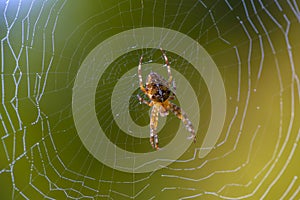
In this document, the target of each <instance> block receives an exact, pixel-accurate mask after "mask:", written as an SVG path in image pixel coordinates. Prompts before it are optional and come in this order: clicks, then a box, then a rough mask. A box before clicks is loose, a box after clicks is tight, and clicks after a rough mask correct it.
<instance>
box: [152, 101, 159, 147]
mask: <svg viewBox="0 0 300 200" xmlns="http://www.w3.org/2000/svg"><path fill="white" fill-rule="evenodd" d="M158 113H159V108H158V107H157V106H153V107H152V110H151V118H150V143H151V145H152V147H153V148H154V149H156V150H158V149H159V147H158V136H157V133H156V129H157V122H158Z"/></svg>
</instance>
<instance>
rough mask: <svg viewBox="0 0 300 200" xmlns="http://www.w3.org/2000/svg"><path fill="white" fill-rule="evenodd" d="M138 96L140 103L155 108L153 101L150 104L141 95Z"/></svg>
mask: <svg viewBox="0 0 300 200" xmlns="http://www.w3.org/2000/svg"><path fill="white" fill-rule="evenodd" d="M136 96H137V98H138V99H139V101H140V103H144V104H146V105H148V106H150V107H151V106H153V104H154V103H153V102H152V101H151V102H148V101H146V100H145V99H143V98H142V97H141V96H140V95H136Z"/></svg>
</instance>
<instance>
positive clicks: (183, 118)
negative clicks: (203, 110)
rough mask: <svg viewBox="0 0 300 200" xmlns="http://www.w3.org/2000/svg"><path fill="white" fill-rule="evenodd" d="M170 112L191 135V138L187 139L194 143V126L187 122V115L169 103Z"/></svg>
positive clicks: (189, 121)
mask: <svg viewBox="0 0 300 200" xmlns="http://www.w3.org/2000/svg"><path fill="white" fill-rule="evenodd" d="M170 111H171V112H172V113H174V115H176V116H177V117H178V118H179V119H180V120H181V121H182V122H183V124H184V125H185V128H186V129H187V130H188V131H189V132H190V133H191V136H190V137H189V139H193V140H194V143H195V142H196V134H195V129H194V126H193V124H192V122H191V120H189V118H188V116H187V114H186V113H185V112H184V111H183V110H182V109H181V108H180V107H179V106H177V105H175V104H173V103H170Z"/></svg>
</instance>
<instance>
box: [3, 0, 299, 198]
mask: <svg viewBox="0 0 300 200" xmlns="http://www.w3.org/2000/svg"><path fill="white" fill-rule="evenodd" d="M299 6H300V3H299V1H293V0H286V1H276V0H275V1H262V0H258V1H253V0H251V1H244V0H242V1H229V0H224V1H192V0H191V1H184V0H176V1H174V0H172V1H163V0H155V1H146V0H141V1H116V0H115V1H104V0H93V1H89V2H88V3H86V2H85V3H82V1H81V2H79V1H71V0H64V1H58V0H56V1H55V0H54V1H35V0H31V1H24V0H23V1H22V0H19V1H18V0H7V1H0V9H1V16H0V25H1V29H0V30H1V31H0V38H1V107H0V121H1V123H0V124H1V125H0V137H1V146H0V160H1V162H0V188H2V190H1V195H0V196H1V199H17V198H20V199H40V198H46V199H63V198H65V199H94V198H98V199H166V198H168V199H170V198H171V199H198V198H204V199H258V198H261V199H264V198H266V199H279V198H280V199H299V198H300V183H299V180H298V176H299V175H300V174H299V170H298V163H299V162H300V160H299V158H300V155H299V152H300V151H299V139H300V128H299V127H300V126H299V121H300V119H299V109H300V108H299V97H300V83H299V69H300V68H299V65H300V63H299V59H297V55H298V54H299V53H300V49H299V47H300V46H299V39H298V36H299V32H300V26H299V23H300V11H299ZM143 27H153V28H154V27H163V28H167V29H169V30H176V31H178V32H180V33H183V34H185V35H187V36H189V37H190V38H192V39H193V40H195V41H197V42H198V43H199V44H200V45H201V46H202V47H204V49H205V50H206V51H207V52H208V54H209V55H210V56H211V58H212V59H213V61H214V63H215V64H216V66H217V68H218V71H219V72H220V74H221V77H222V81H223V83H224V87H225V91H226V106H227V111H226V119H225V123H224V126H223V129H222V132H221V133H220V137H219V138H218V140H217V143H216V144H215V145H214V146H213V147H212V149H210V152H209V153H208V154H207V155H205V156H200V152H201V150H202V148H203V146H202V144H203V143H205V136H206V133H207V130H208V129H209V124H210V123H211V119H212V118H211V116H212V106H214V105H213V103H212V102H213V100H212V97H211V96H210V90H209V85H210V83H207V82H206V81H205V80H204V79H205V77H204V76H203V74H201V73H199V71H197V70H196V68H195V66H193V65H192V64H191V63H190V62H189V60H187V59H185V58H184V57H183V56H180V55H179V54H176V53H174V52H171V51H168V50H166V53H167V56H168V58H169V60H170V63H171V69H172V73H173V75H174V78H175V83H176V87H177V88H178V91H179V92H178V91H177V92H176V94H177V96H178V100H175V101H174V103H176V104H177V105H182V106H184V104H183V103H184V99H186V98H193V99H194V100H195V101H196V102H197V103H194V104H191V105H188V106H184V107H183V108H184V109H185V110H187V111H188V110H192V111H193V109H195V108H196V107H197V108H198V109H199V110H200V113H199V114H200V115H201V118H200V120H199V121H198V122H197V121H196V122H195V121H193V123H194V125H195V126H197V127H198V128H197V143H196V144H195V145H194V144H192V145H191V146H190V147H189V148H188V150H186V151H185V152H183V154H182V156H181V157H180V158H178V159H176V160H174V161H173V162H172V164H170V165H168V166H164V167H163V168H162V169H159V170H156V169H153V171H152V172H147V173H128V172H123V171H120V170H117V169H115V167H116V165H115V166H106V165H104V164H103V163H102V162H100V161H99V160H97V159H96V158H95V157H94V156H93V155H92V154H91V153H90V152H89V151H88V150H87V148H86V146H84V144H83V142H84V141H83V140H81V138H80V137H79V136H78V131H77V127H76V126H75V123H74V117H73V110H72V92H73V90H74V87H75V86H76V85H74V82H75V79H76V75H77V74H78V73H79V72H80V70H81V67H82V66H81V65H82V63H84V61H85V59H86V57H87V56H88V55H89V53H90V52H91V51H92V50H93V49H94V48H95V47H96V46H97V45H99V44H101V43H102V42H103V41H105V40H107V39H109V38H111V37H112V36H114V35H116V34H118V33H121V32H123V31H126V30H131V29H138V28H143ZM170 33H171V31H170ZM132 37H133V38H135V39H137V40H138V39H139V37H141V36H140V35H133V36H132ZM166 40H169V41H170V44H171V45H173V46H174V47H176V45H179V43H180V41H174V40H172V38H168V37H167V35H166V36H162V37H161V39H159V41H145V43H146V44H147V45H149V46H151V44H152V43H155V42H156V43H158V44H160V43H161V42H163V41H166ZM113 42H114V41H112V42H111V43H112V44H113ZM158 48H159V46H157V48H143V47H140V46H128V50H127V52H126V53H124V54H122V55H121V56H118V57H117V58H116V59H114V61H113V62H112V63H110V64H109V65H108V66H107V68H106V69H105V70H104V72H103V74H102V76H101V78H100V79H99V81H98V83H97V89H96V93H95V112H96V115H97V119H98V122H99V125H100V126H101V128H102V130H103V132H104V133H105V135H106V137H107V138H109V140H110V141H111V142H112V143H114V144H115V145H116V146H117V147H118V148H121V149H123V150H125V151H128V152H137V153H143V154H148V153H150V152H152V151H153V150H152V149H151V145H150V144H149V140H148V138H145V137H144V135H147V134H148V133H149V129H148V126H149V120H150V117H149V108H148V107H147V106H145V105H141V104H139V102H138V100H137V98H136V95H137V94H140V95H142V94H141V92H140V91H139V89H138V78H137V74H136V73H137V64H138V60H139V58H140V56H141V55H143V56H144V62H143V76H144V80H145V77H146V75H147V74H148V73H149V72H150V71H151V70H153V71H157V70H161V71H162V72H161V74H162V75H163V76H164V77H167V72H166V68H165V67H164V62H163V58H162V56H161V53H160V51H159V49H158ZM106 51H107V52H108V53H114V52H119V49H118V48H116V47H115V46H112V47H110V48H107V49H106ZM109 55H111V54H106V55H99V57H100V58H101V59H103V60H109V59H110V57H109ZM200 60H201V58H200ZM199 62H201V61H199ZM155 63H158V65H154V64H155ZM152 64H153V65H152ZM131 70H134V72H133V73H131V74H130V71H131ZM176 74H177V75H176ZM180 74H181V76H182V77H183V78H180V76H179V75H180ZM182 79H185V80H188V82H189V84H190V85H191V88H192V89H193V91H194V93H195V94H196V96H195V97H194V96H190V95H191V93H184V92H182V91H185V89H187V86H186V84H179V83H182V81H181V80H182ZM90 81H91V79H89V77H88V76H87V77H86V79H85V82H84V83H83V84H89V82H90ZM122 81H123V82H124V83H127V84H119V85H118V83H120V82H122ZM180 88H181V89H182V90H180ZM114 91H115V92H114ZM180 91H181V92H180ZM113 97H114V99H113ZM121 97H122V98H121ZM124 97H126V98H127V97H128V98H129V100H126V101H125V100H124ZM180 98H183V101H179V99H180ZM111 102H114V103H115V104H114V105H116V106H115V107H117V108H118V109H117V111H118V112H117V113H114V112H113V110H114V108H115V107H112V103H111ZM126 103H127V104H128V105H127V104H126ZM82 106H85V104H83V105H82ZM126 114H129V115H130V118H124V117H123V118H122V116H123V115H126ZM187 114H188V115H189V116H190V115H191V116H193V115H194V114H197V113H193V112H191V111H190V112H187ZM118 118H120V119H121V121H118V120H119V119H118ZM131 121H133V122H134V123H135V124H137V125H138V126H140V127H144V126H145V127H144V128H145V129H142V128H141V130H147V132H146V133H145V131H143V132H141V133H140V134H141V135H140V137H139V136H135V137H134V136H132V135H130V133H131V132H132V129H131V128H132V127H131V126H129V125H128V127H120V123H121V124H123V125H124V124H130V122H131ZM83 123H84V122H83ZM180 124H181V122H180V121H179V120H178V119H177V118H176V117H175V116H173V115H171V114H170V115H169V116H168V117H167V118H160V119H159V133H158V134H159V139H160V144H161V146H162V147H165V146H166V145H167V144H168V143H170V142H171V141H172V140H173V139H174V138H175V137H176V131H177V130H178V129H179V127H180ZM89 128H91V127H89ZM89 128H87V132H88V129H89ZM181 134H186V136H188V132H182V133H181ZM94 144H95V145H96V147H97V145H101V141H95V143H94ZM179 147H180V146H179ZM102 153H103V154H104V155H110V152H106V151H104V152H102ZM117 161H118V160H117Z"/></svg>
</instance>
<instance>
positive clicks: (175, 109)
mask: <svg viewBox="0 0 300 200" xmlns="http://www.w3.org/2000/svg"><path fill="white" fill-rule="evenodd" d="M160 50H161V52H162V55H163V57H164V60H165V63H166V65H167V70H168V76H169V77H168V81H166V80H165V79H164V78H163V77H162V76H161V75H159V74H157V73H156V72H151V73H150V74H149V75H148V77H147V82H146V86H145V87H144V84H143V80H142V60H143V56H141V58H140V61H139V66H138V77H139V85H140V89H141V91H142V92H143V93H144V94H145V95H146V96H148V98H149V99H150V102H149V101H146V100H144V99H143V98H142V97H140V96H139V95H137V97H138V99H139V101H140V103H144V104H146V105H148V106H150V107H152V110H151V117H150V143H151V145H152V147H153V148H154V149H156V150H158V149H159V146H158V136H157V133H156V128H157V123H158V114H160V116H162V117H164V116H167V115H168V114H169V111H171V112H172V113H173V114H174V115H176V116H177V117H178V118H179V119H180V120H182V122H183V123H184V125H185V127H186V129H187V130H188V131H189V132H190V133H191V136H190V137H189V138H190V139H193V140H194V142H196V135H195V130H194V127H193V125H192V122H191V121H190V120H189V119H188V117H187V114H186V113H185V112H184V111H183V110H182V109H181V108H180V107H179V106H177V105H175V104H173V103H172V102H170V100H174V99H175V97H176V96H175V93H174V92H172V91H171V89H170V88H171V84H172V79H173V77H172V74H171V68H170V64H169V61H168V58H167V56H166V54H165V52H164V51H163V50H162V48H160ZM173 88H174V90H176V87H175V84H174V82H173Z"/></svg>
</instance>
